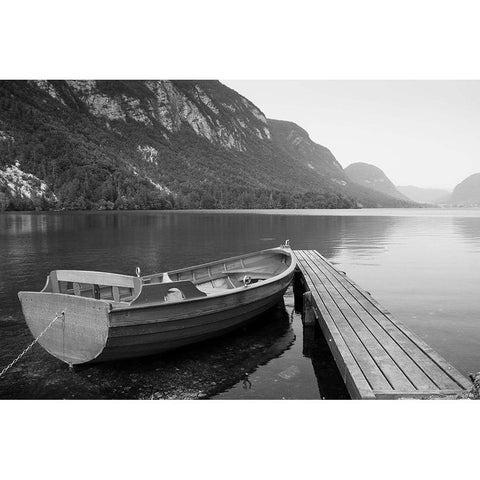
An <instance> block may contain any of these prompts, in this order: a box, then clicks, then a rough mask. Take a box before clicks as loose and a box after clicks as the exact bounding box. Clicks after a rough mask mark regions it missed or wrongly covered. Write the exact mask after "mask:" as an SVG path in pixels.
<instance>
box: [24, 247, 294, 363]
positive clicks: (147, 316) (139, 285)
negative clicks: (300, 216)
mask: <svg viewBox="0 0 480 480" xmlns="http://www.w3.org/2000/svg"><path fill="white" fill-rule="evenodd" d="M294 269H295V257H294V256H293V255H292V252H291V250H290V248H289V246H288V243H287V245H285V246H282V247H279V248H273V249H269V250H262V251H260V252H255V253H250V254H246V255H242V256H238V257H232V258H228V259H224V260H218V261H216V262H212V263H207V264H204V265H198V266H194V267H189V268H183V269H180V270H174V271H170V272H164V273H158V274H154V275H147V276H142V277H140V276H136V277H135V276H129V275H119V274H114V273H104V272H87V271H79V270H56V271H53V272H51V273H50V275H48V277H47V282H46V284H45V287H44V288H43V290H42V291H40V292H19V294H18V296H19V298H20V302H21V304H22V310H23V315H24V316H25V319H26V322H27V324H28V327H29V328H30V331H31V333H32V335H33V336H34V337H35V338H37V337H38V336H39V335H40V334H41V332H42V331H43V330H44V329H45V328H46V327H48V325H49V323H50V322H51V321H52V319H53V318H55V316H58V315H60V314H61V313H62V312H64V315H61V316H60V317H59V318H58V320H57V321H55V322H54V323H53V324H52V325H51V326H50V328H48V330H47V331H46V332H45V334H44V335H42V336H41V338H40V339H39V343H40V345H42V347H43V348H44V349H45V350H47V351H48V352H49V353H50V354H52V355H54V356H55V357H57V358H59V359H60V360H63V361H64V362H67V363H69V364H80V363H88V362H100V361H107V360H116V359H122V358H132V357H140V356H144V355H153V354H158V353H161V352H165V351H167V350H172V349H174V348H178V347H182V346H184V345H189V344H192V343H195V342H199V341H202V340H206V339H210V338H213V337H216V336H219V335H222V334H224V333H226V332H228V331H230V330H232V329H234V328H237V327H239V326H240V325H242V324H244V323H245V322H247V321H249V320H251V319H252V318H254V317H256V316H258V315H260V314H261V313H263V312H265V311H266V310H268V309H269V308H271V307H273V306H274V305H275V304H276V303H278V302H279V301H280V300H281V299H282V296H283V294H284V293H285V290H286V289H287V287H288V285H289V283H290V281H291V279H292V276H293V271H294Z"/></svg>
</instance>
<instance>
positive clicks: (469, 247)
mask: <svg viewBox="0 0 480 480" xmlns="http://www.w3.org/2000/svg"><path fill="white" fill-rule="evenodd" d="M287 238H289V239H290V242H291V244H292V246H293V248H299V249H317V250H319V251H320V252H321V253H322V254H323V255H324V256H325V257H327V258H328V259H330V260H331V261H332V262H333V263H335V264H337V265H338V266H339V268H340V269H341V270H344V271H346V272H347V273H348V275H349V276H351V277H352V278H353V279H354V280H355V281H356V282H357V283H359V284H360V285H361V286H362V287H364V288H365V289H366V290H368V291H370V292H372V294H373V295H374V297H375V298H377V299H378V300H379V301H380V303H382V304H383V305H384V306H386V307H387V308H388V309H389V310H390V311H391V312H392V313H393V314H394V316H395V317H396V318H398V319H399V320H401V321H402V322H404V323H405V324H406V325H407V326H408V327H410V328H411V329H412V330H413V331H414V332H416V333H417V334H418V335H419V336H420V337H422V338H423V339H424V340H426V342H427V343H429V344H430V345H431V346H432V347H433V348H434V349H436V350H437V351H438V352H439V353H440V354H441V355H443V356H444V357H445V358H446V359H447V360H448V361H450V362H451V363H452V364H454V365H455V366H456V367H457V368H458V369H459V370H461V371H462V372H464V373H468V372H473V371H479V370H480V211H479V210H447V209H445V210H440V209H436V210H426V209H422V210H411V209H409V210H402V209H396V210H384V209H379V210H346V211H342V210H334V211H332V210H329V211H324V210H307V211H305V210H299V211H261V212H225V211H224V212H207V211H203V212H202V211H197V212H78V213H77V212H75V213H72V212H61V213H3V214H0V301H1V303H0V367H3V366H4V365H6V364H7V363H8V362H9V361H10V360H12V359H13V358H14V357H15V356H16V355H17V354H18V353H19V352H20V351H21V350H22V349H23V348H24V346H26V345H27V344H28V342H29V341H30V340H31V337H30V335H29V333H28V330H27V329H26V326H25V323H24V320H23V318H22V314H21V310H20V305H19V302H18V299H17V292H18V291H19V290H40V289H41V288H42V287H43V284H44V282H45V277H46V275H47V273H48V272H49V271H50V270H53V269H82V270H105V271H112V272H118V273H126V274H133V272H134V271H135V267H136V266H137V265H138V266H140V267H141V268H142V273H144V274H148V273H153V272H157V271H163V270H169V269H172V268H178V267H182V266H188V265H193V264H198V263H203V262H207V261H210V260H215V259H218V258H221V257H229V256H233V255H238V254H242V253H245V252H248V251H255V250H259V249H263V248H270V247H274V246H278V245H280V244H281V243H282V242H283V241H284V240H285V239H287ZM289 298H290V297H288V296H287V298H286V307H287V308H286V310H285V309H283V310H282V311H281V312H280V311H277V312H273V313H272V312H270V313H269V314H268V315H267V317H268V318H266V319H264V320H262V321H261V322H259V326H256V327H249V328H248V329H245V330H243V331H241V332H239V333H238V334H236V335H233V336H229V337H227V338H224V339H222V340H219V341H216V342H215V343H212V342H209V343H208V344H205V345H201V346H196V347H194V348H193V349H192V348H191V349H189V350H188V351H179V352H174V353H172V354H168V355H166V356H162V357H161V358H156V357H155V358H153V359H152V358H150V359H141V360H135V361H130V362H121V363H119V364H110V365H108V364H106V365H101V366H92V367H88V368H84V369H80V370H79V371H77V370H75V371H74V372H68V369H65V366H64V365H63V364H62V363H61V362H59V361H57V360H56V359H54V358H53V357H50V356H49V355H48V354H46V353H45V352H43V350H42V349H41V348H39V347H38V346H37V347H35V348H34V349H33V351H32V352H30V353H29V354H28V356H27V357H25V359H24V360H22V362H20V363H19V364H18V365H17V366H15V367H14V369H12V371H10V372H9V373H8V374H7V375H6V376H5V377H3V379H0V398H112V397H113V398H138V397H141V398H149V397H153V398H176V397H182V398H190V397H192V398H202V397H205V396H207V397H209V396H212V395H213V396H215V395H216V396H218V398H292V395H294V398H320V397H327V398H332V397H334V398H335V397H338V398H342V396H344V392H342V390H341V388H339V389H336V387H334V388H331V385H334V384H335V381H336V379H335V373H334V372H333V373H332V371H331V367H330V366H329V365H327V363H328V362H327V363H325V364H322V359H324V358H326V353H328V349H327V352H323V351H321V346H320V347H318V349H317V350H318V351H317V350H315V348H314V349H313V351H312V350H311V348H310V347H309V345H317V344H318V341H316V342H314V343H313V344H310V343H309V338H310V337H311V333H308V334H307V337H309V338H305V337H304V332H303V330H302V327H301V323H300V321H299V319H298V318H297V316H296V315H295V314H293V313H292V306H291V305H289V303H291V302H289ZM285 315H286V317H288V321H287V320H285V318H284V317H285ZM282 319H283V320H282ZM280 326H281V328H280ZM199 359H200V360H199ZM227 367H228V368H227ZM196 370H197V372H196ZM245 373H249V377H248V378H249V382H250V383H246V382H244V378H245V377H244V374H245ZM167 377H168V378H167ZM166 385H167V386H168V388H167V387H165V386H166ZM180 387H181V389H182V392H183V393H182V394H178V389H179V388H180ZM175 388H176V389H177V390H175ZM329 388H330V390H329ZM177 394H178V395H177Z"/></svg>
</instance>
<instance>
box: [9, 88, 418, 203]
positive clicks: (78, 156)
mask: <svg viewBox="0 0 480 480" xmlns="http://www.w3.org/2000/svg"><path fill="white" fill-rule="evenodd" d="M411 205H412V203H411V202H408V201H405V200H403V199H400V200H399V199H395V198H392V197H391V196H388V195H385V194H384V193H380V192H375V191H373V190H371V189H369V188H365V187H361V186H359V185H356V184H353V183H352V182H351V181H350V180H349V179H348V177H347V176H346V175H345V172H344V171H343V169H342V167H341V166H340V164H339V163H338V162H337V161H336V159H335V157H334V156H333V155H332V153H331V152H330V151H329V150H328V149H327V148H325V147H322V146H321V145H318V144H316V143H315V142H313V141H312V140H311V139H310V138H309V136H308V134H307V132H306V131H305V130H303V129H301V128H300V127H299V126H297V125H295V124H293V123H291V122H283V121H278V120H267V118H266V117H265V115H264V114H263V112H262V111H261V110H260V109H259V108H258V107H257V106H255V105H254V104H253V103H252V102H250V101H249V100H248V99H246V98H245V97H243V96H241V95H239V94H238V93H237V92H235V91H234V90H232V89H230V88H228V87H227V86H225V85H223V84H222V83H220V82H218V81H214V80H204V81H193V80H191V81H190V80H189V81H183V80H172V81H167V80H164V81H163V80H162V81H119V80H115V81H108V80H102V81H95V80H87V81H77V80H68V81H60V80H55V81H46V80H39V81H0V209H32V208H36V209H45V208H61V209H113V208H115V209H137V208H138V209H142V208H155V209H156V208H160V209H162V208H352V207H358V206H368V207H380V206H389V207H392V206H411Z"/></svg>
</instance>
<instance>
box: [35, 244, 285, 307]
mask: <svg viewBox="0 0 480 480" xmlns="http://www.w3.org/2000/svg"><path fill="white" fill-rule="evenodd" d="M291 262H292V258H291V255H290V254H289V253H287V252H285V251H284V250H281V249H272V250H265V251H263V252H257V253H253V254H248V255H243V256H240V257H233V258H230V259H226V260H219V261H217V262H212V263H208V264H204V265H199V266H195V267H190V268H184V269H180V270H174V271H170V272H165V273H157V274H153V275H146V276H138V277H137V276H130V275H120V274H115V273H106V272H89V271H81V270H55V271H53V272H51V273H50V275H49V276H48V277H47V283H46V284H45V287H44V289H43V290H42V292H52V293H62V294H66V295H76V296H81V297H88V298H94V299H98V300H106V301H111V302H117V303H118V302H119V303H129V304H130V303H131V304H137V303H147V302H149V303H152V302H155V303H159V302H174V301H181V300H185V299H190V298H199V297H205V296H208V295H214V294H218V293H224V292H227V291H229V290H232V289H235V288H239V287H246V286H248V285H251V284H255V283H258V282H262V281H264V280H267V279H269V278H272V277H275V276H277V275H279V274H281V273H282V272H283V271H285V270H286V269H287V268H288V267H289V266H290V265H291Z"/></svg>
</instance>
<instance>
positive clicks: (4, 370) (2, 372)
mask: <svg viewBox="0 0 480 480" xmlns="http://www.w3.org/2000/svg"><path fill="white" fill-rule="evenodd" d="M62 317H63V318H65V312H62V313H60V314H58V313H57V315H55V318H54V319H53V320H52V321H51V322H50V323H49V324H48V325H47V326H46V327H45V328H44V329H43V331H42V332H41V333H40V335H38V337H37V338H35V340H34V341H33V342H32V343H31V344H30V345H28V347H27V348H25V350H23V352H22V353H21V354H20V355H18V356H17V357H16V358H15V359H14V360H12V361H11V362H10V363H9V364H8V365H7V366H6V367H5V368H4V369H3V370H2V371H1V372H0V378H1V377H2V376H3V375H5V373H7V372H8V370H10V368H12V367H13V366H14V365H15V364H16V363H17V362H18V361H19V360H20V359H21V358H22V357H23V356H24V355H25V354H26V353H27V352H28V351H29V350H30V349H31V348H32V347H33V346H34V345H35V344H36V343H37V342H38V341H39V340H40V338H42V336H43V334H44V333H45V332H46V331H47V330H48V329H49V328H50V327H51V326H52V325H53V324H54V323H55V322H56V321H57V320H58V319H59V318H62Z"/></svg>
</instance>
